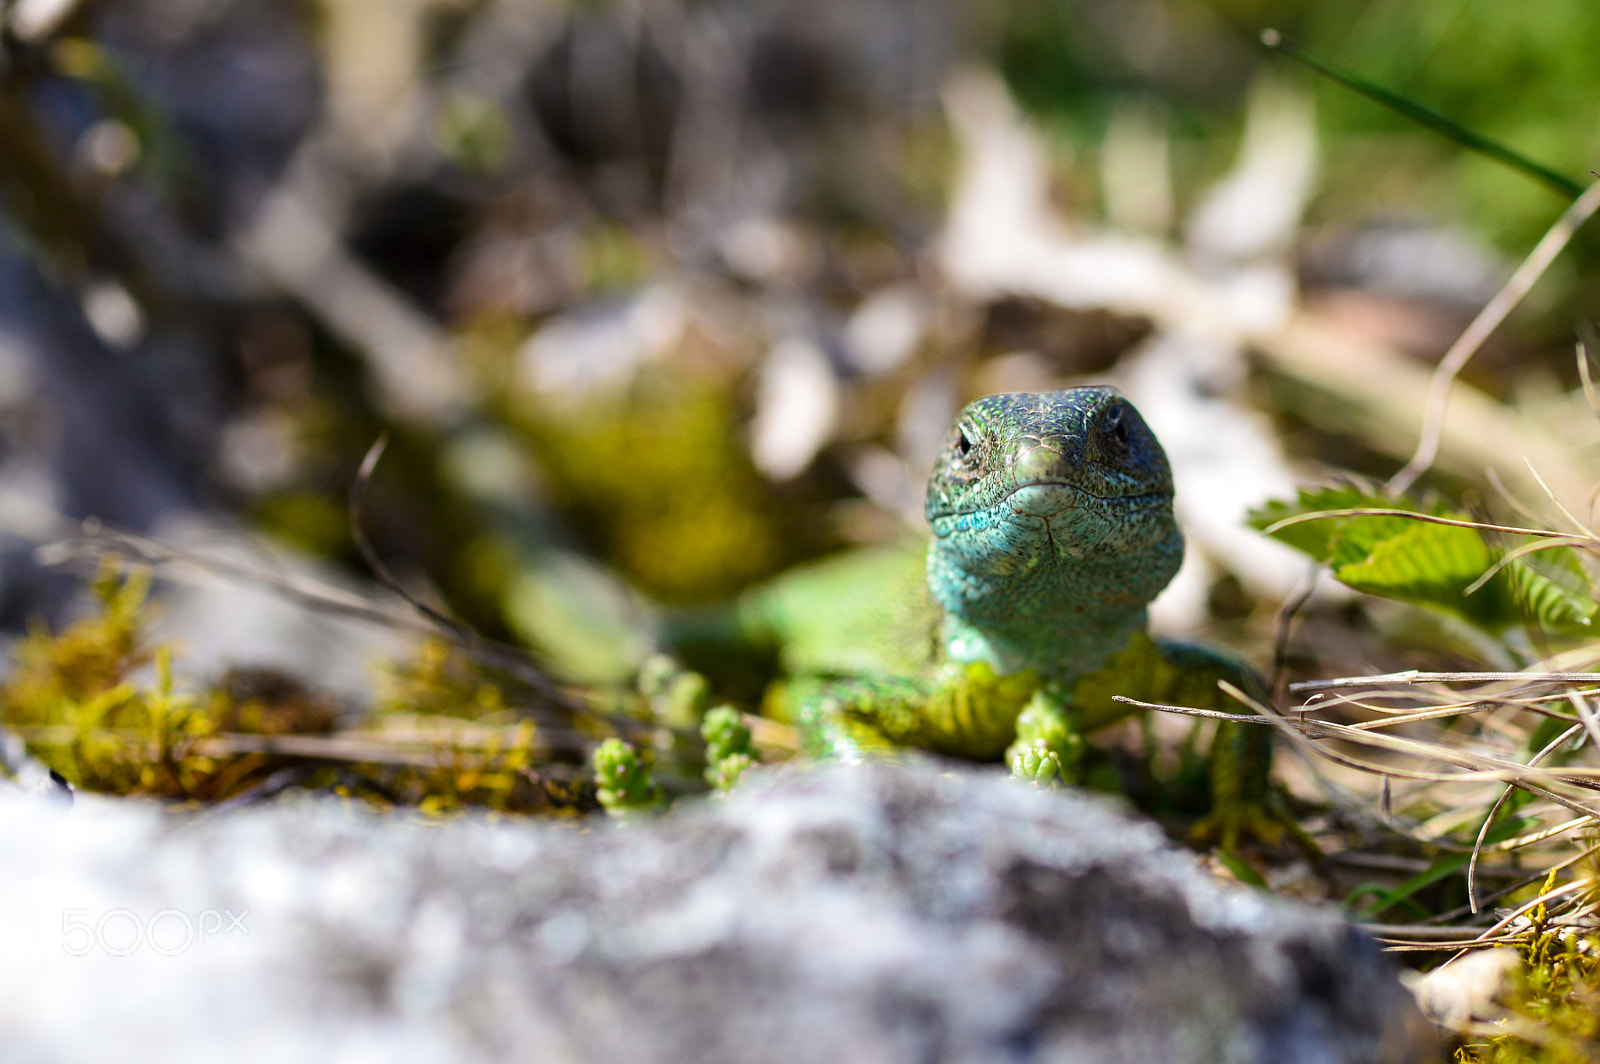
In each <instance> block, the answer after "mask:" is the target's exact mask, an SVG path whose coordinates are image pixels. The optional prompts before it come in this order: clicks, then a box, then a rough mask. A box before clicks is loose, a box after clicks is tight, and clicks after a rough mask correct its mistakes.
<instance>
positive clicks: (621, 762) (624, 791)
mask: <svg viewBox="0 0 1600 1064" xmlns="http://www.w3.org/2000/svg"><path fill="white" fill-rule="evenodd" d="M594 775H595V782H596V785H597V786H596V794H597V797H598V798H599V800H600V805H601V807H602V808H603V809H605V811H606V812H607V813H610V814H611V815H612V816H617V817H626V816H628V815H631V814H635V813H641V812H649V811H652V810H655V809H659V808H660V807H661V805H662V803H663V802H664V801H665V799H664V798H663V796H662V794H661V788H660V786H659V785H658V784H657V783H656V781H655V777H654V776H653V775H651V773H650V769H649V768H648V767H647V766H646V765H645V763H644V761H643V760H642V759H641V758H640V757H639V751H638V750H636V749H634V747H633V746H632V745H631V744H629V743H627V742H624V741H623V740H621V739H616V738H611V739H607V740H606V741H605V742H603V743H601V744H600V745H599V746H598V747H596V748H595V751H594Z"/></svg>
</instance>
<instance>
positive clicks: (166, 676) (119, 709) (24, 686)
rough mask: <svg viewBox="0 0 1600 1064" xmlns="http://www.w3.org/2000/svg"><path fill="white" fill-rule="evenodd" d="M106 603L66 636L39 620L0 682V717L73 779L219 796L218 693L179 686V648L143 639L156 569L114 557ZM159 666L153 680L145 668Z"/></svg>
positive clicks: (101, 592)
mask: <svg viewBox="0 0 1600 1064" xmlns="http://www.w3.org/2000/svg"><path fill="white" fill-rule="evenodd" d="M93 588H94V593H95V597H96V599H97V601H98V603H99V609H98V610H97V611H96V612H95V613H94V614H93V615H91V616H89V617H87V618H85V619H83V620H81V621H79V622H77V623H76V624H73V625H72V626H70V627H68V628H67V629H65V630H64V631H62V632H61V633H60V634H59V635H55V634H52V633H51V632H50V631H49V630H48V629H46V628H44V627H43V626H36V627H35V628H34V629H33V630H32V631H31V632H29V634H28V636H27V637H26V638H25V639H24V640H23V641H22V642H21V643H20V644H19V645H18V646H17V648H16V650H15V651H14V657H15V666H14V668H13V670H12V673H11V676H10V677H9V679H8V680H7V681H6V683H5V684H4V685H3V686H0V723H4V724H5V725H7V726H8V727H12V728H15V729H17V730H18V731H19V732H20V733H21V734H22V735H23V737H24V738H25V739H27V740H28V746H29V749H30V751H31V752H32V753H33V754H34V756H36V757H38V758H39V759H40V760H41V761H43V762H44V763H45V764H47V765H49V766H50V767H51V768H53V769H55V770H56V771H57V772H59V773H61V774H62V775H63V776H65V777H66V778H67V779H68V780H70V781H71V782H72V783H73V784H74V785H75V786H78V787H81V788H83V789H86V790H91V791H104V792H108V793H112V794H144V795H155V796H160V797H168V798H203V797H211V796H213V795H214V786H213V785H214V783H215V782H216V779H217V773H218V769H219V763H218V761H217V760H216V759H215V758H214V757H211V756H208V754H207V753H206V751H205V749H204V745H205V744H204V740H205V739H206V738H207V737H209V736H211V735H213V734H214V733H215V732H216V731H217V714H216V710H215V706H214V704H213V702H212V701H211V700H208V699H207V700H202V699H199V698H196V697H194V696H191V695H187V694H180V693H178V692H177V691H176V690H175V689H174V686H173V678H172V651H171V649H170V648H168V647H159V648H150V647H148V646H147V645H146V643H145V640H144V635H143V632H144V627H145V625H146V623H147V622H148V620H149V609H148V606H147V603H146V596H147V595H148V592H149V588H150V576H149V573H148V572H146V571H144V570H137V569H136V570H133V571H131V572H130V573H129V574H128V575H126V576H123V575H121V573H120V566H118V565H117V564H116V563H114V562H109V563H107V564H106V565H105V566H103V567H102V568H101V571H100V573H99V575H98V576H96V578H95V580H94V583H93ZM151 662H154V664H155V677H154V682H153V683H149V682H146V683H144V684H142V685H141V683H140V682H138V674H139V673H140V672H141V670H142V669H143V668H144V667H145V666H146V665H148V664H150V663H151Z"/></svg>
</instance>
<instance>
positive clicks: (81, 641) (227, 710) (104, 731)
mask: <svg viewBox="0 0 1600 1064" xmlns="http://www.w3.org/2000/svg"><path fill="white" fill-rule="evenodd" d="M149 588H150V577H149V574H148V572H146V571H144V570H132V571H131V572H129V573H128V574H126V575H124V574H123V573H122V572H121V571H120V567H118V566H117V565H115V564H108V565H106V566H105V567H103V568H102V570H101V572H100V574H99V575H98V576H97V577H96V578H95V580H94V583H93V589H94V594H95V598H96V601H97V603H98V609H97V610H96V611H95V612H94V613H93V614H92V615H90V616H88V617H86V618H84V619H83V620H80V621H78V622H77V623H75V624H73V625H71V626H69V627H68V628H66V629H64V630H63V631H61V632H60V633H52V632H50V631H48V630H47V629H45V628H44V627H43V626H36V627H35V628H34V629H33V630H32V631H31V632H30V633H29V634H28V635H27V637H26V638H25V639H23V640H22V641H21V642H20V643H19V644H18V645H17V647H16V649H15V651H14V657H15V662H14V666H13V668H12V670H11V673H10V675H9V677H8V678H7V680H6V682H5V683H4V684H0V725H4V726H5V727H7V728H10V729H12V730H14V731H15V732H17V733H18V734H19V735H21V737H22V738H23V739H24V740H25V741H26V742H27V744H28V747H29V749H30V751H31V752H32V753H33V754H34V756H36V757H38V758H39V759H40V760H41V761H43V762H44V763H45V764H47V765H49V766H50V767H51V768H53V769H55V770H56V771H57V772H59V773H61V775H62V776H64V777H65V778H66V779H67V780H68V781H69V782H71V783H72V784H73V785H74V786H76V787H79V788H82V789H84V790H89V791H98V792H103V793H107V794H118V795H143V796H148V797H156V798H165V799H178V800H188V801H200V802H215V801H220V800H224V799H227V798H231V797H234V796H236V795H239V794H242V793H245V792H247V791H249V790H251V789H252V788H254V787H256V786H257V785H259V784H261V783H263V782H264V781H267V780H269V779H272V778H277V779H280V780H286V781H287V782H288V783H290V784H292V785H298V786H301V787H304V788H306V789H311V790H323V791H332V792H335V793H339V794H344V795H349V796H356V797H362V798H365V799H368V800H371V801H375V802H379V803H382V804H394V805H403V806H414V807H416V808H418V809H420V810H422V811H423V812H426V813H447V812H453V811H456V810H460V809H465V808H468V807H479V808H488V809H494V810H502V811H512V812H529V811H562V810H567V811H570V810H576V809H584V808H592V806H593V801H594V800H593V797H592V794H591V789H590V785H589V783H588V782H587V780H586V778H585V775H586V774H585V773H584V772H583V771H582V770H581V769H579V768H577V767H576V766H563V765H560V764H555V763H552V761H551V757H550V754H549V751H547V750H546V749H545V748H544V747H543V746H542V745H541V744H540V743H539V741H538V736H537V733H536V731H535V728H534V725H533V723H532V722H531V721H529V720H526V719H521V718H520V717H519V715H518V714H517V713H515V712H514V711H512V710H511V709H510V708H508V706H507V704H506V698H505V695H504V693H503V691H502V690H501V688H500V687H499V686H498V685H497V684H496V683H495V682H494V681H493V680H491V679H490V678H489V677H487V676H486V675H485V674H484V673H483V672H482V670H480V669H478V668H477V667H476V666H474V665H473V664H471V663H470V662H468V661H466V660H465V659H464V658H462V657H461V656H460V655H458V654H456V653H453V652H452V650H451V648H450V647H449V646H448V645H447V644H445V643H444V642H442V641H437V640H434V641H425V642H424V643H423V644H422V645H421V646H420V647H419V649H418V651H417V654H416V656H415V658H414V659H412V660H410V661H407V662H403V663H401V664H398V665H396V666H393V667H392V668H391V671H390V673H389V675H388V677H387V682H385V683H384V684H383V689H382V695H381V697H380V699H379V703H378V707H377V709H376V710H375V711H374V713H373V714H371V715H370V716H369V717H367V718H365V719H361V720H352V719H348V715H341V713H340V710H339V707H338V706H337V705H335V704H334V703H333V702H332V701H331V700H330V699H328V698H327V697H325V696H323V695H321V694H320V693H319V692H316V691H314V690H310V689H308V688H306V687H305V686H304V685H303V684H301V683H299V682H298V681H296V680H294V679H293V678H292V677H289V676H286V675H284V674H281V673H277V672H274V671H272V670H267V669H254V668H242V669H234V670H231V671H229V672H228V673H226V674H225V675H224V676H222V677H221V678H220V679H219V680H218V681H217V682H216V683H215V684H213V685H210V686H204V685H202V686H198V687H197V688H196V689H195V690H194V691H193V692H184V691H180V690H179V689H178V687H177V686H176V684H175V682H174V677H173V658H174V653H173V650H172V648H171V647H167V646H151V645H149V643H148V642H147V640H146V637H145V631H146V627H147V625H148V622H149V620H150V617H151V612H152V611H151V607H150V606H149V604H148V601H147V597H148V593H149ZM342 716H343V717H344V718H346V719H341V718H342ZM341 724H342V725H344V726H343V727H342V728H341V727H340V725H341ZM285 769H293V770H294V771H292V772H291V773H289V774H288V776H287V777H285V776H278V775H277V774H278V773H280V772H282V771H283V770H285Z"/></svg>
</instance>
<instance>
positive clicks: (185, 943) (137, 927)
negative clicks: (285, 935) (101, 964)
mask: <svg viewBox="0 0 1600 1064" xmlns="http://www.w3.org/2000/svg"><path fill="white" fill-rule="evenodd" d="M249 915H250V910H249V909H245V910H244V911H242V912H240V913H239V914H238V915H234V913H232V912H230V911H229V910H227V909H223V910H221V911H220V912H219V911H218V910H216V909H205V910H202V911H201V913H200V914H199V916H198V917H197V918H195V919H191V918H190V917H189V914H188V913H186V912H183V911H182V910H179V909H159V910H157V911H156V912H154V913H152V914H151V915H150V916H149V918H143V917H140V915H139V914H138V913H136V912H134V911H133V910H132V909H108V910H106V911H105V912H104V913H101V914H100V916H99V917H98V918H94V916H93V913H92V911H91V910H89V909H63V910H61V948H62V949H64V950H66V951H67V953H68V954H70V955H71V956H74V957H82V956H83V955H84V954H86V953H90V952H92V951H94V950H97V949H98V950H101V951H103V952H105V953H109V954H111V955H112V956H113V957H126V956H127V955H128V954H130V953H132V952H133V951H134V950H136V949H138V948H139V947H140V946H148V947H150V949H152V950H154V951H155V952H156V953H159V954H160V955H161V956H163V957H176V956H177V955H178V954H180V953H184V952H186V951H187V950H188V949H189V947H191V946H193V945H195V944H196V943H199V942H204V941H205V940H206V938H207V936H214V935H229V934H232V933H233V932H235V931H238V932H241V933H243V934H246V935H248V934H249V933H250V929H249V928H248V927H246V926H245V923H244V918H245V917H247V916H249Z"/></svg>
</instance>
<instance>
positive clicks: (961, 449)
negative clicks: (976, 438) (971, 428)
mask: <svg viewBox="0 0 1600 1064" xmlns="http://www.w3.org/2000/svg"><path fill="white" fill-rule="evenodd" d="M971 453H972V440H971V439H970V438H969V437H968V436H967V430H966V429H964V428H958V429H956V454H958V455H960V456H961V457H962V458H965V457H967V455H969V454H971Z"/></svg>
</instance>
